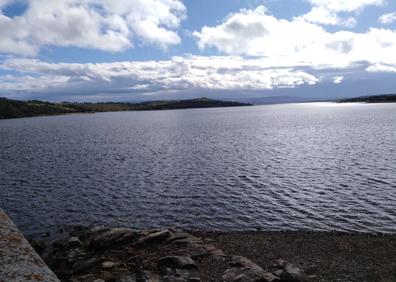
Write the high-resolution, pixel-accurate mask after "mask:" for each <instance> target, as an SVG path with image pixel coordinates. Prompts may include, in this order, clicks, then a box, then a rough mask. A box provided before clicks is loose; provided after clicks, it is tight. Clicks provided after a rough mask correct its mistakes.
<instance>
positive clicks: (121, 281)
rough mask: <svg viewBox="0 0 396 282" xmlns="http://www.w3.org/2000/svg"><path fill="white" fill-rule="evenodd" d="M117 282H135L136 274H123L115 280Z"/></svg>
mask: <svg viewBox="0 0 396 282" xmlns="http://www.w3.org/2000/svg"><path fill="white" fill-rule="evenodd" d="M117 282H136V274H130V273H129V274H123V275H121V276H120V277H119V278H118V279H117Z"/></svg>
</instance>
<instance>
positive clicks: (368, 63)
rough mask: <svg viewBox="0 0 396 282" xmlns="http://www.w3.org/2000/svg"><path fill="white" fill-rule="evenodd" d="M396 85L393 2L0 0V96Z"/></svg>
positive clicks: (319, 95)
mask: <svg viewBox="0 0 396 282" xmlns="http://www.w3.org/2000/svg"><path fill="white" fill-rule="evenodd" d="M392 92H393V93H395V92H396V1H394V0H262V1H259V0H216V1H214V0H184V1H181V0H117V1H114V0H56V1H55V0H0V96H4V97H8V98H14V99H44V100H50V101H61V100H69V101H74V100H75V101H105V100H106V101H112V100H113V101H116V100H124V101H134V100H142V99H144V100H146V99H159V98H161V99H168V98H169V99H174V98H190V97H197V96H198V97H199V96H207V97H214V98H241V97H261V96H277V95H282V96H285V95H287V96H298V97H309V98H315V99H329V98H338V97H346V96H358V95H367V94H380V93H392Z"/></svg>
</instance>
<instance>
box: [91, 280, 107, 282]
mask: <svg viewBox="0 0 396 282" xmlns="http://www.w3.org/2000/svg"><path fill="white" fill-rule="evenodd" d="M93 282H106V281H104V280H103V279H95V280H94V281H93Z"/></svg>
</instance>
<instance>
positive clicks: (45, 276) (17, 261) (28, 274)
mask: <svg viewBox="0 0 396 282" xmlns="http://www.w3.org/2000/svg"><path fill="white" fill-rule="evenodd" d="M19 281H35V282H37V281H43V282H44V281H45V282H47V281H48V282H59V279H58V278H57V277H56V276H55V274H54V273H53V272H52V271H51V270H50V269H49V268H48V266H47V265H46V264H45V262H44V261H43V260H42V259H41V258H40V256H39V255H38V254H37V253H36V252H35V251H34V249H33V248H32V246H31V245H30V244H29V242H28V241H27V240H26V239H25V237H24V236H23V234H22V233H21V232H20V231H19V230H18V228H17V227H16V226H15V224H14V223H13V222H12V221H11V219H10V218H9V217H8V216H7V215H6V213H5V212H4V211H3V210H2V209H1V208H0V282H19Z"/></svg>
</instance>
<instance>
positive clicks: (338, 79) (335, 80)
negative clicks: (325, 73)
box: [333, 76, 344, 84]
mask: <svg viewBox="0 0 396 282" xmlns="http://www.w3.org/2000/svg"><path fill="white" fill-rule="evenodd" d="M343 81H344V77H343V76H334V77H333V83H334V84H340V83H342V82H343Z"/></svg>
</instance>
